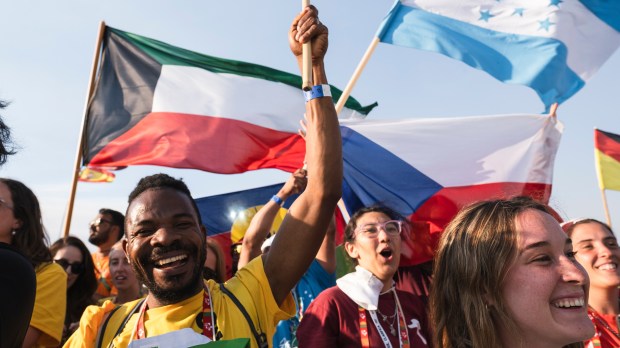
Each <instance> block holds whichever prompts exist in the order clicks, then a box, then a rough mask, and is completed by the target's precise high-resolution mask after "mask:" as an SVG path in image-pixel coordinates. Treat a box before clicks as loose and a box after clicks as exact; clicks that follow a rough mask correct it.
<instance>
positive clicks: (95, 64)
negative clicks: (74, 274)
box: [63, 21, 105, 237]
mask: <svg viewBox="0 0 620 348" xmlns="http://www.w3.org/2000/svg"><path fill="white" fill-rule="evenodd" d="M104 33H105V22H104V21H101V22H100V23H99V32H98V33H97V42H96V44H95V54H94V57H93V65H92V67H91V69H90V78H89V81H88V90H87V92H86V102H85V103H84V115H83V117H82V127H81V132H80V138H79V140H78V147H77V154H76V156H75V166H74V167H73V179H72V181H71V191H70V192H69V204H68V206H67V214H66V215H65V222H64V226H63V237H67V236H68V235H69V229H70V228H71V218H72V216H73V203H74V201H75V192H76V189H77V182H78V175H79V173H80V168H81V162H82V147H83V146H84V140H85V137H86V112H87V111H88V102H89V101H90V98H91V97H92V95H93V91H94V89H95V77H96V75H97V67H98V66H99V56H100V51H101V43H102V42H103V35H104Z"/></svg>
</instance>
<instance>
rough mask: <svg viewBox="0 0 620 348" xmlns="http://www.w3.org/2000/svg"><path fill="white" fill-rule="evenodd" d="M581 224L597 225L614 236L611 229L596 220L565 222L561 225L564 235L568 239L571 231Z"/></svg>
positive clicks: (585, 219)
mask: <svg viewBox="0 0 620 348" xmlns="http://www.w3.org/2000/svg"><path fill="white" fill-rule="evenodd" d="M583 224H599V225H601V226H602V227H603V228H604V229H605V230H606V231H607V232H609V233H610V234H611V235H612V236H615V235H614V231H612V230H611V227H609V225H608V224H606V223H604V222H602V221H599V220H596V219H591V218H584V219H573V220H569V221H566V222H564V223H562V229H563V230H564V232H566V235H568V236H569V237H570V236H571V235H572V234H573V230H574V229H575V227H576V226H579V225H583Z"/></svg>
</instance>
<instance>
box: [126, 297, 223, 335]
mask: <svg viewBox="0 0 620 348" xmlns="http://www.w3.org/2000/svg"><path fill="white" fill-rule="evenodd" d="M148 296H150V295H148ZM148 296H147V300H145V301H144V302H143V303H142V305H141V306H140V311H139V312H140V314H139V316H138V322H137V323H136V329H135V330H134V334H133V335H132V336H131V337H132V339H136V340H139V339H143V338H145V337H146V331H145V329H144V313H146V311H147V310H148V307H149V305H148V304H147V302H148ZM211 308H212V304H211V296H210V292H209V289H208V288H207V287H206V286H204V291H203V301H202V334H203V336H206V337H208V338H209V339H211V340H213V341H216V340H217V338H216V337H215V335H214V334H213V331H214V330H213V323H214V322H215V318H214V313H213V311H212V310H211Z"/></svg>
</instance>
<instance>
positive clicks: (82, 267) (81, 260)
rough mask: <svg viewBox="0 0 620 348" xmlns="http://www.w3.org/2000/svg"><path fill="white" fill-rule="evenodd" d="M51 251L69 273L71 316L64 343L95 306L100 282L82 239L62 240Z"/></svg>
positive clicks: (68, 297)
mask: <svg viewBox="0 0 620 348" xmlns="http://www.w3.org/2000/svg"><path fill="white" fill-rule="evenodd" d="M50 251H51V253H52V258H53V259H54V263H57V264H58V265H60V266H61V267H62V268H63V269H64V270H65V272H66V273H67V314H66V316H65V322H64V329H63V335H62V341H63V342H64V341H66V340H67V338H69V336H71V334H72V333H73V331H75V329H76V328H77V327H78V326H79V324H80V317H81V316H82V313H83V312H84V309H86V307H87V306H89V305H91V304H94V301H93V294H94V293H95V290H97V279H96V278H95V268H94V266H93V259H92V257H91V256H90V253H89V252H88V249H87V248H86V245H84V243H83V242H82V241H81V240H80V239H79V238H76V237H72V236H69V237H67V238H61V239H59V240H57V241H56V242H54V244H52V246H51V247H50Z"/></svg>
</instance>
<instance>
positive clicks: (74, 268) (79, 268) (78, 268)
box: [54, 259, 84, 274]
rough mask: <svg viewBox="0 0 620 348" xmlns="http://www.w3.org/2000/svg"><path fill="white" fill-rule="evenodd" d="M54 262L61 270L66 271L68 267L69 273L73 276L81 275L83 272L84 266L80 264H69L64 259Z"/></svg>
mask: <svg viewBox="0 0 620 348" xmlns="http://www.w3.org/2000/svg"><path fill="white" fill-rule="evenodd" d="M54 262H55V263H57V264H59V265H60V267H62V269H64V270H65V271H66V270H67V267H69V271H71V273H73V274H81V273H82V272H84V264H83V263H81V262H74V263H71V262H69V260H66V259H57V260H54Z"/></svg>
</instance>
